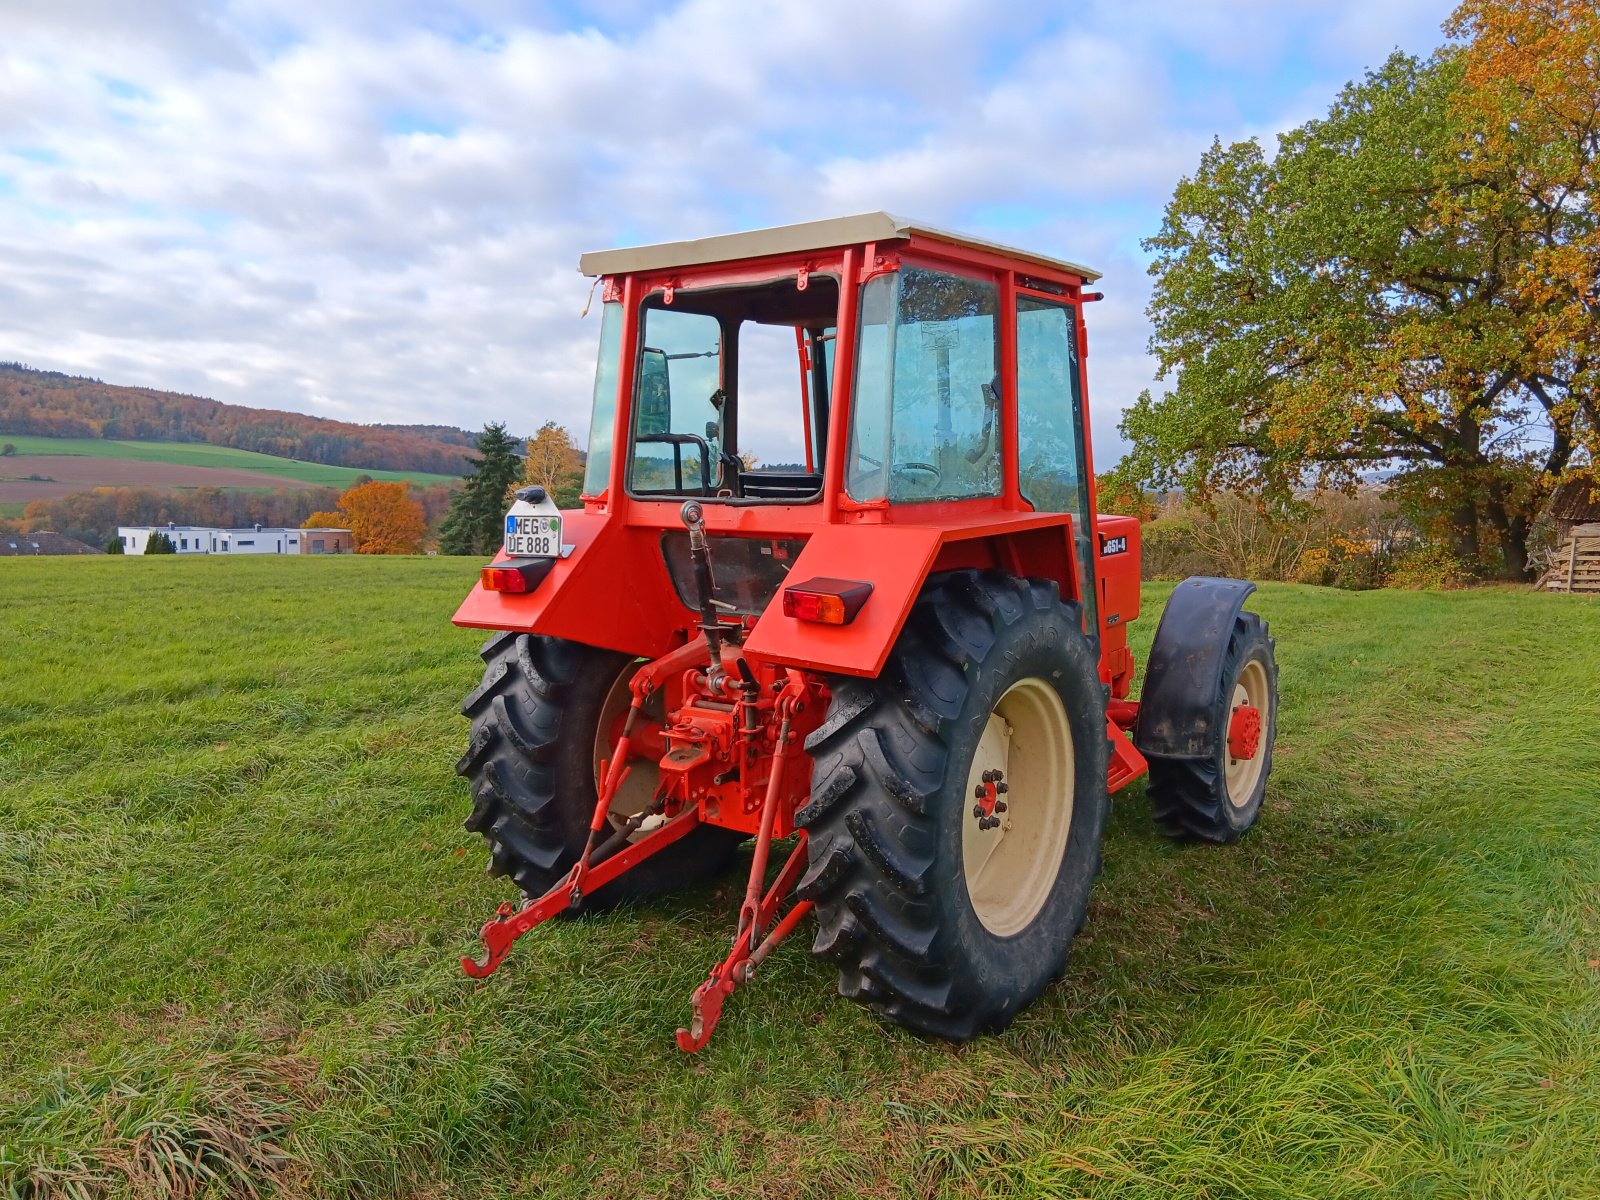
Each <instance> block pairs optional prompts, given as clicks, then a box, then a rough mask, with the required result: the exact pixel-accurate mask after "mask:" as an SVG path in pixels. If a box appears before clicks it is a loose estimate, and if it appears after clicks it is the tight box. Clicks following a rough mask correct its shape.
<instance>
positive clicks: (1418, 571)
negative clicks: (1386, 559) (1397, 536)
mask: <svg viewBox="0 0 1600 1200" xmlns="http://www.w3.org/2000/svg"><path fill="white" fill-rule="evenodd" d="M1470 582H1472V571H1471V570H1470V569H1469V568H1468V567H1467V565H1466V564H1465V563H1463V562H1462V561H1461V560H1460V559H1458V558H1457V557H1456V556H1455V555H1454V554H1452V553H1450V549H1449V547H1448V546H1444V545H1440V544H1438V543H1435V544H1433V545H1427V546H1418V547H1417V548H1416V549H1414V550H1409V551H1407V552H1406V553H1405V554H1403V555H1401V556H1400V558H1399V560H1398V561H1397V562H1396V563H1395V567H1394V571H1393V572H1392V573H1391V574H1390V576H1389V581H1388V585H1389V586H1390V587H1396V588H1410V589H1411V590H1413V591H1429V592H1432V591H1442V590H1444V589H1447V588H1458V587H1464V586H1466V585H1467V584H1468V583H1470Z"/></svg>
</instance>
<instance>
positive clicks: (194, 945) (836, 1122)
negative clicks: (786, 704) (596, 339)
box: [0, 558, 1600, 1200]
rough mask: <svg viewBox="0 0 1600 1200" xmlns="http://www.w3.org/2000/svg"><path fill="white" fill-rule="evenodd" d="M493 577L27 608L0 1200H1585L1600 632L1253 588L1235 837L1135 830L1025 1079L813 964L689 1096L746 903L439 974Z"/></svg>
mask: <svg viewBox="0 0 1600 1200" xmlns="http://www.w3.org/2000/svg"><path fill="white" fill-rule="evenodd" d="M476 568H477V564H476V563H474V562H466V561H462V560H454V561H452V560H449V559H435V560H415V559H413V560H399V559H392V560H387V559H358V558H349V559H336V560H333V559H331V560H317V559H307V560H303V561H302V560H295V561H284V560H271V561H267V560H260V561H256V560H239V561H222V560H204V559H201V560H183V559H164V560H163V559H130V560H115V559H107V560H89V561H61V560H56V561H18V562H11V563H4V564H0V647H3V651H0V982H3V985H4V986H3V987H0V1145H3V1146H4V1149H3V1150H0V1162H5V1163H9V1164H11V1165H9V1166H0V1195H4V1194H5V1190H6V1188H7V1186H8V1185H9V1188H10V1191H11V1194H12V1195H13V1196H16V1195H30V1194H32V1195H56V1194H71V1192H70V1188H71V1186H72V1185H74V1184H80V1185H82V1187H83V1192H82V1194H85V1195H93V1194H107V1195H112V1196H117V1195H137V1196H150V1197H154V1196H160V1195H167V1194H172V1193H173V1191H174V1190H175V1188H174V1185H172V1184H171V1183H164V1182H162V1180H163V1178H164V1177H163V1176H162V1175H160V1174H159V1172H161V1171H163V1170H164V1171H167V1172H170V1173H172V1176H171V1177H172V1178H176V1179H178V1180H179V1182H180V1183H181V1182H182V1181H183V1180H184V1179H192V1178H193V1177H194V1170H193V1168H191V1167H190V1166H187V1165H185V1164H189V1163H194V1162H198V1163H200V1164H201V1167H202V1168H204V1169H205V1170H209V1171H210V1172H212V1176H211V1177H210V1178H211V1180H212V1182H211V1185H210V1186H211V1188H212V1194H217V1195H222V1194H248V1190H249V1187H251V1186H259V1187H261V1188H263V1189H265V1190H267V1191H272V1190H274V1189H275V1190H277V1192H278V1193H279V1194H282V1195H294V1196H299V1195H313V1196H330V1197H332V1196H346V1195H351V1194H360V1195H372V1196H395V1197H445V1196H449V1197H470V1198H477V1197H501V1196H508V1197H509V1196H532V1195H551V1196H572V1197H578V1196H631V1195H644V1196H674V1197H713V1196H763V1197H798V1196H815V1197H833V1196H843V1195H850V1196H856V1195H861V1196H881V1197H889V1196H899V1195H911V1196H1007V1197H1009V1196H1045V1197H1062V1198H1065V1197H1117V1198H1119V1200H1121V1198H1125V1197H1133V1198H1146V1197H1148V1198H1152V1200H1153V1198H1157V1197H1160V1198H1164V1200H1167V1198H1173V1197H1203V1198H1207V1200H1219V1198H1222V1197H1235V1198H1241V1200H1242V1198H1247V1197H1248V1198H1250V1200H1257V1198H1263V1197H1284V1198H1289V1197H1294V1198H1301V1200H1328V1198H1334V1197H1355V1196H1363V1197H1365V1196H1398V1197H1416V1198H1419V1200H1421V1198H1445V1197H1463V1196H1481V1197H1506V1198H1516V1200H1525V1198H1544V1197H1551V1198H1553V1197H1592V1196H1600V820H1597V815H1596V814H1597V809H1596V796H1595V783H1596V780H1597V779H1600V733H1597V721H1600V604H1595V603H1593V602H1586V601H1585V600H1583V599H1581V598H1570V597H1558V596H1538V595H1532V594H1528V593H1525V592H1518V591H1511V590H1494V591H1479V592H1468V593H1451V594H1410V593H1365V594H1350V593H1339V592H1332V591H1321V590H1313V589H1306V588H1297V587H1291V586H1285V585H1277V586H1267V587H1263V588H1262V590H1261V592H1260V593H1258V595H1257V597H1256V598H1255V601H1254V605H1255V607H1257V608H1258V609H1259V611H1261V612H1262V613H1263V614H1264V615H1265V616H1267V617H1268V619H1269V620H1270V621H1271V622H1272V626H1273V631H1274V633H1275V634H1276V636H1277V639H1278V654H1279V659H1280V663H1281V667H1282V686H1283V707H1282V713H1281V738H1280V743H1279V754H1278V759H1277V763H1276V767H1275V770H1274V773H1273V776H1272V780H1271V785H1270V789H1269V793H1268V802H1267V808H1266V810H1265V812H1264V815H1263V817H1262V819H1261V823H1260V825H1259V827H1258V828H1257V829H1256V830H1255V831H1254V832H1252V834H1251V835H1250V836H1249V837H1248V838H1247V839H1245V840H1244V841H1243V842H1241V843H1239V844H1238V845H1235V846H1232V847H1226V848H1216V847H1184V846H1175V845H1171V844H1169V843H1167V842H1165V841H1163V840H1162V839H1161V838H1159V837H1158V836H1157V835H1156V834H1155V833H1154V832H1153V831H1152V829H1151V827H1150V822H1149V812H1148V805H1147V804H1146V802H1145V800H1144V797H1143V795H1142V792H1141V790H1140V788H1138V787H1137V786H1136V787H1135V788H1133V789H1130V790H1129V791H1128V792H1125V793H1123V794H1122V795H1120V796H1119V797H1118V800H1117V804H1116V808H1115V812H1114V815H1113V819H1112V823H1111V826H1110V830H1109V834H1108V838H1107V844H1106V853H1105V857H1106V868H1105V872H1104V874H1103V876H1102V877H1101V879H1100V881H1099V883H1098V885H1097V887H1096V890H1095V899H1094V903H1093V907H1092V910H1091V913H1090V918H1089V923H1088V926H1087V927H1086V929H1085V932H1084V934H1083V936H1082V937H1081V938H1080V940H1079V942H1078V943H1077V945H1076V946H1075V948H1074V951H1073V954H1072V957H1071V961H1070V963H1069V966H1068V969H1067V972H1066V975H1065V977H1064V978H1063V979H1062V980H1061V981H1060V982H1059V983H1058V984H1056V985H1054V986H1053V987H1051V988H1050V989H1049V991H1048V992H1047V993H1046V994H1045V995H1044V997H1043V998H1042V999H1041V1001H1040V1002H1039V1003H1038V1004H1036V1005H1035V1006H1034V1007H1033V1008H1031V1009H1030V1010H1029V1011H1027V1012H1026V1013H1025V1014H1024V1015H1023V1016H1022V1018H1021V1019H1020V1020H1019V1021H1018V1022H1017V1023H1016V1024H1015V1025H1014V1026H1013V1027H1012V1028H1011V1029H1010V1030H1009V1031H1008V1032H1006V1033H1005V1034H1003V1035H1001V1036H998V1037H992V1038H986V1039H983V1040H980V1041H978V1042H975V1043H973V1044H970V1045H968V1046H965V1047H958V1046H950V1045H944V1044H939V1043H935V1042H928V1041H923V1040H920V1039H918V1038H916V1037H913V1036H911V1035H909V1034H907V1033H905V1032H903V1031H901V1030H898V1029H896V1028H893V1027H889V1026H886V1025H884V1024H882V1023H880V1022H879V1021H878V1020H877V1019H876V1018H874V1017H873V1015H872V1014H871V1013H869V1012H868V1011H866V1010H864V1009H862V1008H859V1007H857V1006H855V1005H854V1004H851V1003H849V1002H847V1001H844V1000H842V999H839V998H838V997H836V996H834V995H833V994H832V993H833V979H832V976H831V975H830V973H829V971H828V970H827V969H826V968H825V967H824V966H823V965H821V964H820V963H818V962H816V961H814V960H812V959H811V958H810V956H809V954H808V953H807V951H806V945H805V939H803V938H797V939H795V940H794V941H792V942H791V943H787V944H785V945H784V946H783V947H782V948H781V949H780V950H779V952H778V953H777V954H776V955H774V957H773V958H772V959H771V960H770V962H769V963H768V964H767V966H766V968H764V970H763V972H762V973H761V975H760V976H759V977H758V979H757V981H756V983H755V986H753V987H752V988H751V989H750V990H749V991H746V992H741V993H740V994H739V995H738V996H736V997H735V998H734V1000H733V1001H732V1002H731V1003H730V1006H729V1008H728V1010H727V1012H726V1015H725V1016H724V1019H723V1022H722V1025H721V1027H720V1028H719V1029H718V1030H717V1034H716V1037H715V1038H714V1040H713V1041H712V1044H711V1047H710V1048H709V1050H708V1051H707V1052H706V1053H705V1054H704V1055H702V1056H700V1057H698V1058H693V1059H691V1058H686V1057H684V1056H682V1055H680V1054H679V1053H678V1052H677V1050H676V1049H675V1048H674V1047H673V1045H672V1030H673V1029H674V1028H675V1027H676V1026H677V1025H678V1024H680V1023H682V1021H683V1020H684V1018H685V1017H686V1016H687V998H688V995H689V992H690V991H691V989H693V987H694V986H695V985H696V984H697V983H698V982H699V981H700V980H701V978H702V977H703V975H704V973H705V971H706V969H707V968H708V967H709V965H710V964H711V963H712V962H713V961H714V960H715V959H717V958H718V957H720V955H721V954H722V953H723V952H724V950H725V949H726V944H727V937H728V935H729V933H730V931H731V928H732V921H733V919H734V914H735V909H736V907H737V899H736V890H737V881H730V882H728V883H725V884H722V885H720V888H719V890H717V891H711V890H706V891H699V892H695V893H692V894H690V895H687V896H685V897H682V898H680V899H677V900H674V901H670V902H663V903H658V904H655V905H651V906H647V907H643V908H638V909H632V910H626V911H622V912H618V913H614V914H611V915H609V916H604V917H599V918H585V919H580V920H574V921H562V922H556V923H554V924H552V925H550V926H546V927H544V928H542V929H540V930H538V931H536V933H535V934H534V935H532V936H530V937H529V938H528V939H526V940H525V941H524V942H523V944H522V945H520V946H519V947H518V948H517V949H516V950H515V951H514V953H513V955H512V957H511V959H510V960H509V962H508V963H507V965H506V966H505V967H504V968H503V969H502V971H501V972H500V973H499V974H498V975H497V976H495V977H494V978H492V979H491V980H489V981H487V982H486V983H485V984H483V985H477V984H474V983H472V982H470V981H468V980H466V979H465V978H463V977H462V976H461V975H460V973H459V971H458V970H457V968H456V966H455V958H456V956H457V955H458V954H459V953H461V952H463V951H465V950H468V949H471V947H472V938H471V933H472V931H473V930H474V929H475V928H476V926H477V925H478V923H479V922H480V921H481V920H482V919H483V918H484V917H485V916H486V915H487V914H488V913H489V912H490V911H491V910H492V908H493V906H494V905H495V904H496V903H498V902H499V901H500V900H502V899H505V898H507V892H506V889H505V887H504V886H503V884H501V883H499V882H498V881H491V880H488V879H486V878H485V877H484V875H483V873H482V867H483V861H484V852H483V849H482V847H481V846H480V845H479V843H478V840H477V838H476V837H475V836H471V835H468V834H466V833H465V832H463V831H462V829H461V827H460V821H461V818H462V816H463V815H464V814H465V811H466V808H467V802H466V796H465V790H464V787H463V785H462V784H461V782H460V781H458V780H457V779H456V777H455V776H454V775H453V774H452V769H451V768H452V765H453V763H454V761H455V758H456V756H457V754H458V753H459V751H460V750H461V748H462V742H463V736H464V732H465V725H464V722H463V721H462V720H461V719H460V718H459V717H458V716H457V715H456V705H457V702H458V700H459V698H460V696H461V695H462V694H463V693H464V692H466V691H467V690H468V689H469V688H470V687H472V686H473V685H474V684H475V683H476V681H477V674H478V672H477V670H476V660H475V658H474V650H475V648H476V646H477V643H478V641H479V635H478V634H476V633H473V632H469V631H463V630H455V629H453V628H452V627H451V626H450V625H449V616H450V613H451V611H452V610H453V607H454V605H455V604H456V602H457V600H458V599H459V597H460V596H461V595H462V593H463V592H464V591H465V590H466V588H467V586H468V584H469V583H470V581H471V578H472V574H473V572H474V571H475V570H476ZM1166 590H1167V589H1166V587H1165V586H1164V585H1153V586H1150V587H1149V588H1147V590H1146V594H1145V595H1146V609H1147V616H1146V618H1145V619H1144V620H1142V621H1141V622H1140V623H1139V624H1138V625H1136V626H1135V630H1136V632H1138V633H1139V634H1140V643H1139V645H1140V652H1141V654H1142V651H1143V647H1144V645H1145V643H1146V641H1147V639H1148V637H1149V635H1150V633H1151V632H1152V631H1153V629H1154V625H1155V620H1154V617H1155V612H1156V609H1157V608H1158V606H1159V603H1160V601H1161V598H1162V596H1163V595H1164V594H1165V592H1166ZM30 1178H31V1179H32V1180H33V1186H34V1189H35V1190H34V1191H33V1192H32V1193H30V1192H29V1184H28V1183H27V1181H28V1180H29V1179H30Z"/></svg>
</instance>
